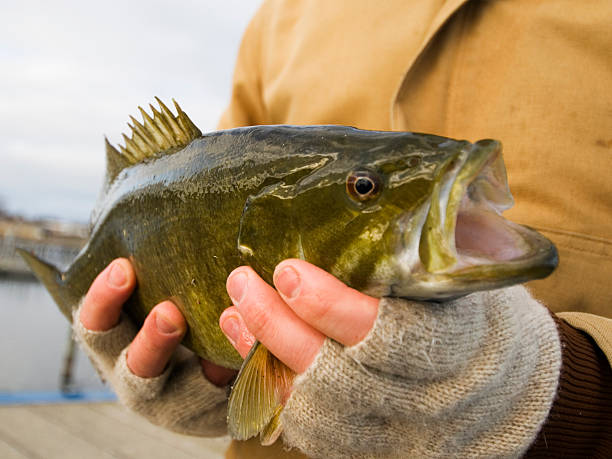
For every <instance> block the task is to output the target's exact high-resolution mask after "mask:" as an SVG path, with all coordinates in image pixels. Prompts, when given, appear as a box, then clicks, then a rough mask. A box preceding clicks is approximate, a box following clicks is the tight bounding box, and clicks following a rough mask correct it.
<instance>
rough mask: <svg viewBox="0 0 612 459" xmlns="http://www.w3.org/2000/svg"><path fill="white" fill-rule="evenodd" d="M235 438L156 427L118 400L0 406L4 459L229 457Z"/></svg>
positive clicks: (0, 448)
mask: <svg viewBox="0 0 612 459" xmlns="http://www.w3.org/2000/svg"><path fill="white" fill-rule="evenodd" d="M229 442H230V439H229V437H223V438H213V439H207V438H198V437H189V436H184V435H179V434H175V433H172V432H169V431H167V430H165V429H162V428H159V427H156V426H154V425H152V424H150V423H149V422H147V421H146V420H144V419H143V418H141V417H140V416H138V415H136V414H133V413H131V412H129V411H128V410H126V409H125V408H123V407H121V406H119V405H118V404H116V403H65V404H55V405H17V406H15V405H13V406H8V405H7V406H0V458H3V459H13V458H20V459H23V458H44V459H53V458H58V459H59V458H62V459H69V458H75V459H76V458H79V459H82V458H126V459H127V458H140V457H143V458H144V457H146V458H151V459H155V458H172V459H188V458H211V459H217V458H223V457H224V455H225V450H226V448H227V446H228V444H229Z"/></svg>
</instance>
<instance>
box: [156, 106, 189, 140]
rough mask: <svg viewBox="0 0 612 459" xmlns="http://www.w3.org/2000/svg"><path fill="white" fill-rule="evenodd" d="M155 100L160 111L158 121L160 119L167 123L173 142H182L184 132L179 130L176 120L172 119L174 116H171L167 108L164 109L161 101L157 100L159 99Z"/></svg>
mask: <svg viewBox="0 0 612 459" xmlns="http://www.w3.org/2000/svg"><path fill="white" fill-rule="evenodd" d="M155 100H157V103H158V104H159V108H160V109H161V117H160V119H162V120H163V121H165V122H166V123H167V125H168V128H169V129H170V130H171V131H172V136H173V137H174V139H175V140H177V141H178V142H184V141H185V132H184V131H183V130H182V129H181V127H180V126H179V125H178V123H177V122H176V119H175V118H174V115H173V114H172V112H171V111H170V110H169V109H168V107H166V105H165V104H164V103H163V102H162V101H161V100H159V98H157V97H156V98H155ZM179 116H180V113H179Z"/></svg>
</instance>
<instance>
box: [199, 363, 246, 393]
mask: <svg viewBox="0 0 612 459" xmlns="http://www.w3.org/2000/svg"><path fill="white" fill-rule="evenodd" d="M200 363H201V364H202V370H203V371H204V376H206V379H208V380H209V381H210V382H211V383H213V384H214V385H215V386H218V387H223V386H227V385H228V384H229V382H230V381H231V380H232V379H234V376H236V375H237V374H238V372H237V371H236V370H230V369H229V368H225V367H221V366H219V365H215V364H214V363H212V362H209V361H208V360H204V359H200Z"/></svg>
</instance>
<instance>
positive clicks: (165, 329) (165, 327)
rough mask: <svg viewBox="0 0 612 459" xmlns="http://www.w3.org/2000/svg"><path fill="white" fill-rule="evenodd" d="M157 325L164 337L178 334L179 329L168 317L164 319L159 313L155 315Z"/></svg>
mask: <svg viewBox="0 0 612 459" xmlns="http://www.w3.org/2000/svg"><path fill="white" fill-rule="evenodd" d="M155 325H156V326H157V329H158V330H159V331H160V332H162V333H163V334H164V335H171V334H173V333H176V331H177V330H178V327H177V326H176V325H175V324H173V323H172V322H171V321H170V320H168V318H167V317H164V315H163V314H162V313H160V312H159V311H158V312H157V313H156V314H155Z"/></svg>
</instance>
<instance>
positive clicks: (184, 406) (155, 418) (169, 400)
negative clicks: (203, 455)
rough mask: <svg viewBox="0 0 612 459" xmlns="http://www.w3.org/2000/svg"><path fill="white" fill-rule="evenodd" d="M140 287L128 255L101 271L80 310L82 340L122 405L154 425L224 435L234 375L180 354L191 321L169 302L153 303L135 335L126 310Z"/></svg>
mask: <svg viewBox="0 0 612 459" xmlns="http://www.w3.org/2000/svg"><path fill="white" fill-rule="evenodd" d="M135 285H136V277H135V274H134V270H133V269H132V265H131V264H130V262H129V261H128V260H127V259H125V258H120V259H117V260H115V261H113V262H112V263H111V264H110V265H109V266H108V267H107V268H106V269H105V270H104V271H102V272H101V273H100V274H99V275H98V276H97V277H96V279H95V280H94V282H93V283H92V285H91V287H90V289H89V291H88V292H87V294H86V295H85V297H84V299H83V301H82V304H81V306H80V308H79V309H78V310H77V312H76V313H75V318H74V330H75V335H76V337H77V339H78V340H79V341H80V342H81V344H82V345H83V347H84V349H85V351H86V352H87V354H88V356H89V357H90V360H92V363H94V365H95V366H96V367H97V368H98V371H99V372H100V373H101V374H102V376H103V377H104V378H105V379H106V380H108V381H109V382H110V384H111V385H112V386H113V389H114V390H115V392H116V393H117V395H118V396H119V398H120V399H121V400H122V402H123V403H124V404H125V405H127V406H128V407H130V408H132V409H133V410H134V411H136V412H138V413H140V414H142V415H144V416H145V417H147V418H149V420H150V421H151V422H153V423H155V424H160V425H164V426H166V427H168V428H170V429H172V430H176V431H179V432H182V433H189V434H193V435H218V434H222V433H224V432H225V416H226V414H225V412H226V406H225V404H226V403H225V402H226V388H225V387H224V386H226V385H227V384H228V383H229V381H230V380H231V379H232V378H233V377H234V375H235V372H234V371H233V370H229V369H227V368H223V367H220V366H217V365H215V364H213V363H211V362H208V361H205V360H201V359H198V358H197V357H195V356H191V357H190V358H184V359H182V360H181V359H179V358H177V352H176V351H177V348H178V346H179V343H180V342H181V340H182V338H183V336H184V335H185V332H186V329H187V326H186V323H185V320H184V318H183V316H182V315H181V313H180V311H179V310H178V308H177V307H176V306H175V305H174V304H173V303H171V302H170V301H164V302H162V303H160V304H158V305H157V306H155V307H154V308H153V310H152V311H151V313H150V314H149V315H148V316H147V318H146V319H145V321H144V324H143V326H142V328H141V329H140V330H139V331H138V332H137V331H136V328H135V327H134V325H133V324H132V322H131V321H130V320H129V319H128V318H127V316H125V315H123V314H122V313H121V309H122V306H123V303H124V302H125V301H126V300H127V299H128V297H129V296H130V294H131V293H132V291H133V289H134V287H135ZM204 376H206V378H205V377H204ZM207 380H208V381H210V382H211V383H212V384H210V383H209V382H208V381H207Z"/></svg>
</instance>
